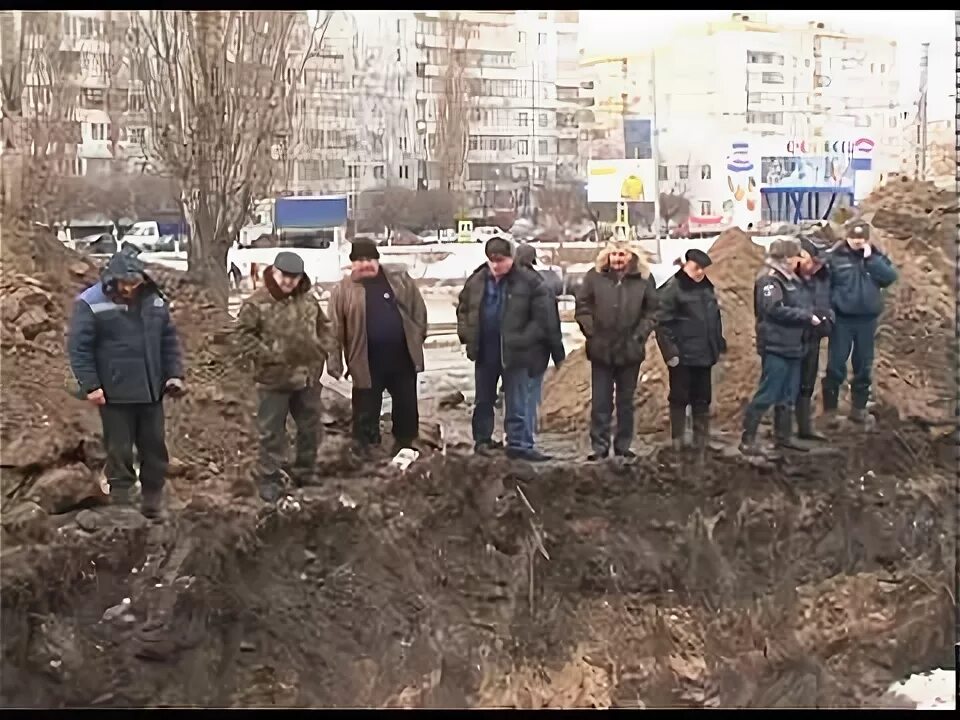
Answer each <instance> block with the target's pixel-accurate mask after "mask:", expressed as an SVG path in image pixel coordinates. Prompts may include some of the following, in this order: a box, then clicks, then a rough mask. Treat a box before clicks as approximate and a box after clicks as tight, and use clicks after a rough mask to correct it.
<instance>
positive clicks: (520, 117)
mask: <svg viewBox="0 0 960 720" xmlns="http://www.w3.org/2000/svg"><path fill="white" fill-rule="evenodd" d="M529 120H530V117H529V115H527V113H525V112H521V113H517V125H519V126H520V127H527V123H528V122H529Z"/></svg>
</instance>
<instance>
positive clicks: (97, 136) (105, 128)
mask: <svg viewBox="0 0 960 720" xmlns="http://www.w3.org/2000/svg"><path fill="white" fill-rule="evenodd" d="M90 137H91V138H92V139H93V140H109V139H110V126H109V125H108V124H107V123H92V124H91V125H90Z"/></svg>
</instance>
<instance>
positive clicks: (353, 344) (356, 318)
mask: <svg viewBox="0 0 960 720" xmlns="http://www.w3.org/2000/svg"><path fill="white" fill-rule="evenodd" d="M380 267H381V269H382V271H383V274H384V275H385V276H386V279H387V282H388V283H390V287H391V288H392V289H393V294H394V297H395V298H396V299H397V306H398V307H399V309H400V317H401V318H402V319H403V334H404V336H405V337H406V340H407V349H408V350H409V352H410V359H411V360H413V366H414V367H415V368H416V370H417V372H423V342H424V340H426V338H427V306H426V304H425V303H424V302H423V296H422V295H421V294H420V290H419V289H418V288H417V284H416V283H415V282H414V281H413V280H412V279H411V278H410V276H409V275H407V273H406V272H405V271H403V270H392V269H391V270H388V269H387V268H385V267H383V266H382V265H381V266H380ZM328 309H329V311H330V320H331V322H332V323H333V328H334V332H333V335H334V340H335V342H336V343H337V347H336V348H335V350H334V351H333V354H332V355H331V364H333V360H332V358H334V357H335V358H337V360H338V361H339V358H340V353H341V352H342V353H343V356H344V357H345V358H346V361H347V369H348V370H349V371H350V376H351V377H352V378H353V386H354V387H355V388H358V389H361V390H364V389H368V388H369V387H370V386H371V384H372V381H371V379H370V364H369V362H368V361H367V296H366V290H365V289H364V287H363V284H362V283H360V282H358V281H356V280H354V279H353V277H351V276H349V275H348V276H347V277H345V278H343V279H342V280H341V281H340V283H339V284H337V285H336V286H334V288H333V291H332V292H331V293H330V304H329V307H328Z"/></svg>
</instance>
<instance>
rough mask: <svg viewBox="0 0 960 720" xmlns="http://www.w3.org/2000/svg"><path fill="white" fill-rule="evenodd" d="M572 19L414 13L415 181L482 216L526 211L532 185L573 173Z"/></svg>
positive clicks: (532, 201)
mask: <svg viewBox="0 0 960 720" xmlns="http://www.w3.org/2000/svg"><path fill="white" fill-rule="evenodd" d="M578 24H579V16H578V14H577V13H573V12H570V11H513V10H510V11H484V12H469V11H460V12H442V11H427V12H418V13H416V36H415V47H416V49H417V51H418V53H419V58H420V59H419V60H418V62H417V64H416V82H417V93H416V108H417V128H418V132H419V134H420V140H421V143H420V147H419V149H420V151H421V152H422V153H423V154H424V155H425V156H426V162H425V163H423V165H425V169H426V174H425V176H424V175H423V173H421V175H420V179H419V187H421V188H436V187H437V183H438V182H439V183H441V184H443V183H444V182H445V183H446V184H447V185H448V186H449V188H443V187H441V188H440V189H452V190H462V191H463V192H464V194H465V197H466V201H467V205H468V207H467V208H466V210H467V212H468V214H469V215H470V216H471V217H472V218H474V219H475V220H480V219H487V218H490V217H492V216H493V215H494V214H495V213H496V212H499V211H517V212H520V213H524V214H526V213H531V212H533V211H534V210H535V208H536V205H537V199H536V196H537V191H538V189H540V188H545V187H548V186H554V185H555V184H557V183H558V182H559V183H564V182H571V181H572V180H573V179H574V178H575V176H576V173H577V169H576V158H577V150H576V147H577V142H578V138H577V133H576V125H575V121H574V118H573V114H574V111H575V108H576V102H575V100H576V95H575V94H574V93H577V92H578V84H577V81H576V75H577V69H576V55H575V49H576V45H577V27H578ZM444 108H449V109H450V110H452V111H453V114H452V115H451V113H450V112H447V113H446V119H444V112H443V109H444ZM561 141H562V144H561ZM451 145H452V146H451ZM444 163H445V165H444ZM423 165H422V166H421V170H422V169H424V168H423Z"/></svg>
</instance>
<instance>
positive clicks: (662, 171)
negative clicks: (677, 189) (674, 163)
mask: <svg viewBox="0 0 960 720" xmlns="http://www.w3.org/2000/svg"><path fill="white" fill-rule="evenodd" d="M657 180H660V181H665V180H669V177H668V173H667V166H666V165H658V166H657Z"/></svg>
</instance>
